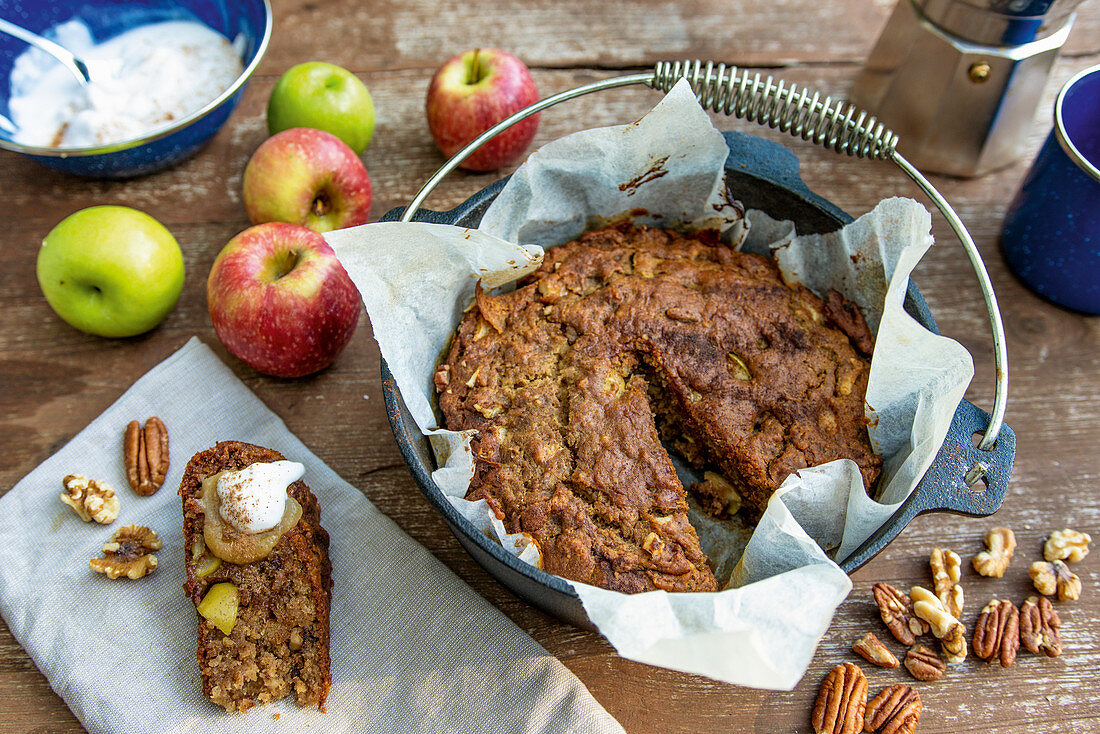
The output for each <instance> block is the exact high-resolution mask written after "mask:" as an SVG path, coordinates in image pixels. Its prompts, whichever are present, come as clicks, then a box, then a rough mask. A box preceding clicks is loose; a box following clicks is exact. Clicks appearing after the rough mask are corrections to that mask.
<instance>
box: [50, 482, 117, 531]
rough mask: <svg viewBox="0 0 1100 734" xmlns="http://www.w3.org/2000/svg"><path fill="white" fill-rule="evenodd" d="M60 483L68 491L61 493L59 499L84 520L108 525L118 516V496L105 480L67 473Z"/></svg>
mask: <svg viewBox="0 0 1100 734" xmlns="http://www.w3.org/2000/svg"><path fill="white" fill-rule="evenodd" d="M61 483H62V484H63V485H64V486H65V491H66V492H68V494H63V495H61V501H62V502H64V503H65V504H67V505H68V506H69V507H71V508H73V512H75V513H76V514H77V515H79V516H80V519H81V520H83V521H84V522H91V521H92V520H95V521H96V522H98V523H99V524H100V525H110V524H111V523H113V522H114V521H115V518H117V517H118V498H117V497H115V490H113V489H112V488H111V485H109V484H107V483H106V482H97V481H96V480H94V479H88V478H87V477H86V476H83V475H81V474H69V475H68V476H66V477H65V478H64V479H62V480H61Z"/></svg>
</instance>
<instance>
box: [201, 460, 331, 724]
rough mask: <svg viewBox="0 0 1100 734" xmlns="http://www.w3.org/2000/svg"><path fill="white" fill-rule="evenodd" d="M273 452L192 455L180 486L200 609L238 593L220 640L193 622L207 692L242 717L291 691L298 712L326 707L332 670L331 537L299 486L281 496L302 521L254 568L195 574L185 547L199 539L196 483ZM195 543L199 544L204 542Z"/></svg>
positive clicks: (224, 566)
mask: <svg viewBox="0 0 1100 734" xmlns="http://www.w3.org/2000/svg"><path fill="white" fill-rule="evenodd" d="M283 458H284V457H283V455H282V454H280V453H279V452H277V451H273V450H271V449H266V448H262V447H260V446H254V445H252V444H247V443H240V442H237V441H224V442H222V443H219V444H217V445H216V446H214V447H213V448H211V449H208V450H206V451H203V452H201V453H198V454H196V455H195V456H194V457H192V459H191V461H190V462H188V464H187V468H186V470H185V471H184V475H183V480H182V482H181V483H180V490H179V493H180V496H181V497H182V498H183V517H184V523H183V535H184V548H185V549H187V553H185V559H186V567H187V582H186V583H185V584H184V590H185V591H186V592H187V594H188V596H190V597H191V600H192V601H193V602H194V603H195V606H196V607H197V606H198V604H199V602H201V601H202V599H203V597H204V596H205V595H206V592H207V590H208V589H209V588H210V587H211V586H212V585H214V584H216V583H219V582H223V581H230V582H232V583H234V584H235V585H236V586H237V589H238V594H239V598H240V600H239V607H238V612H237V622H236V625H235V626H234V627H233V631H232V633H231V634H229V635H226V634H224V633H223V632H221V630H219V629H218V628H217V627H215V626H214V625H213V624H212V623H211V622H209V621H208V620H206V619H204V618H203V617H201V616H199V617H198V620H199V630H198V661H199V668H200V670H201V672H202V684H203V692H204V693H205V694H206V695H207V696H208V697H209V698H210V700H211V701H213V702H214V703H216V704H218V705H219V706H222V707H224V708H225V709H227V710H229V711H247V710H248V709H250V708H252V706H254V705H255V704H256V703H270V702H272V701H276V700H279V699H281V698H284V697H286V696H288V695H290V694H291V693H293V694H294V695H295V699H296V701H297V703H298V705H299V706H317V707H319V708H321V709H322V710H323V709H324V703H325V698H326V697H327V696H328V690H329V685H330V683H331V681H332V678H331V675H330V673H329V603H330V599H331V588H332V575H331V572H332V567H331V565H330V563H329V557H328V544H329V537H328V533H327V532H325V530H324V529H323V528H322V527H321V525H320V509H319V507H318V504H317V498H316V497H315V496H314V495H313V493H312V492H311V491H310V490H309V487H307V486H306V485H305V483H303V482H301V481H298V482H294V483H293V484H291V485H290V487H289V488H288V490H287V492H288V494H289V495H290V496H292V497H293V498H294V499H296V500H297V501H298V502H299V503H300V504H301V506H302V518H301V519H300V520H299V521H298V524H297V525H295V526H294V528H292V529H291V530H290V531H288V532H287V533H286V534H285V535H283V536H282V537H281V538H280V539H279V540H278V542H277V543H276V544H275V547H274V548H272V550H271V553H270V554H269V555H268V556H267V557H266V558H263V559H261V560H259V561H256V562H253V563H249V564H245V565H237V564H233V563H228V562H225V561H223V562H222V563H221V565H220V566H219V567H218V568H217V569H216V570H215V571H213V572H212V573H210V574H208V575H206V576H203V577H197V576H196V575H195V567H194V559H193V557H192V553H191V549H192V548H194V544H195V542H196V540H197V539H198V537H200V536H201V535H202V532H203V521H204V519H205V514H204V511H203V504H202V501H201V496H202V480H203V479H205V478H206V477H208V476H211V475H213V474H216V473H218V472H220V471H223V470H237V469H243V468H244V467H246V466H248V465H249V464H254V463H257V462H271V461H279V460H281V459H283ZM200 542H201V541H200Z"/></svg>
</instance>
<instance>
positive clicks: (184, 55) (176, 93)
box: [8, 18, 243, 148]
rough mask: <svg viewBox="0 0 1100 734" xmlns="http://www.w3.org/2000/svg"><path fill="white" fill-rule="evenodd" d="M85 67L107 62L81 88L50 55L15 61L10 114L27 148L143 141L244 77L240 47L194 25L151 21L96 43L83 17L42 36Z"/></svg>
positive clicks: (28, 53) (36, 53)
mask: <svg viewBox="0 0 1100 734" xmlns="http://www.w3.org/2000/svg"><path fill="white" fill-rule="evenodd" d="M45 35H46V36H47V37H50V38H52V39H53V40H55V41H57V42H58V43H60V44H61V45H62V46H64V47H65V48H67V49H69V50H70V51H72V52H73V53H74V54H76V55H77V56H78V57H80V58H82V59H84V60H85V61H91V62H95V61H101V62H108V63H106V64H103V65H102V66H106V67H107V69H106V70H107V72H108V73H107V74H106V75H105V77H104V78H103V79H99V78H98V75H96V74H94V73H93V83H92V84H89V85H87V86H84V85H81V84H80V83H79V82H78V81H77V80H76V79H75V78H74V77H73V75H72V73H70V72H69V71H68V70H67V69H66V68H65V67H64V66H62V65H61V64H60V63H58V62H57V60H56V59H54V58H53V57H52V56H50V55H48V54H46V53H45V52H43V51H40V50H38V49H36V48H30V49H28V50H27V51H25V52H24V53H22V54H20V55H19V57H18V58H17V59H16V60H15V64H14V65H13V67H12V72H11V97H10V100H9V102H8V108H9V111H10V112H11V119H12V121H13V122H14V123H15V124H16V125H17V126H18V127H19V130H18V132H17V133H16V134H14V135H13V140H15V141H16V142H19V143H23V144H26V145H37V146H43V147H55V148H79V147H88V146H97V145H107V144H109V143H118V142H122V141H124V140H132V139H134V138H140V137H143V136H145V135H147V134H149V133H152V132H154V131H156V130H157V129H158V128H163V127H167V126H169V125H172V124H173V123H174V122H176V121H177V120H181V119H183V118H184V117H187V116H188V115H190V114H191V113H193V112H196V111H197V110H199V109H202V107H204V106H205V105H206V104H207V103H208V102H210V101H212V100H214V99H215V98H217V96H218V95H219V94H221V93H222V92H223V91H225V90H226V89H228V88H229V86H230V85H231V84H232V83H233V81H234V80H235V79H236V78H237V77H238V76H240V73H241V70H242V68H243V64H242V63H241V48H240V47H241V46H242V45H243V37H241V38H240V39H238V43H236V46H237V47H236V48H235V47H234V45H235V44H232V43H230V42H229V40H228V39H227V38H226V37H225V36H223V35H221V34H220V33H218V32H217V31H215V30H214V29H213V28H210V27H209V26H206V25H203V24H202V23H199V22H196V21H168V22H164V23H151V24H148V25H143V26H138V27H136V28H133V29H131V30H128V31H126V32H124V33H121V34H120V35H117V36H115V37H114V38H111V39H108V40H106V41H104V42H103V43H98V44H97V43H96V42H95V41H94V40H93V38H92V34H91V32H90V31H89V30H88V26H86V25H85V24H84V23H83V22H82V21H80V20H79V19H75V18H74V19H73V20H70V21H67V22H65V23H62V24H60V25H58V26H55V27H54V28H52V29H51V30H50V31H48V32H47V33H46V34H45Z"/></svg>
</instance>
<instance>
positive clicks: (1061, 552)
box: [1043, 528, 1092, 563]
mask: <svg viewBox="0 0 1100 734" xmlns="http://www.w3.org/2000/svg"><path fill="white" fill-rule="evenodd" d="M1091 542H1092V536H1090V535H1089V534H1088V533H1079V532H1077V531H1076V530H1070V529H1069V528H1066V529H1065V530H1055V531H1054V532H1053V533H1051V534H1050V537H1049V538H1047V542H1046V545H1044V546H1043V558H1045V559H1047V560H1048V561H1073V562H1074V563H1076V562H1077V561H1080V560H1081V559H1082V558H1084V557H1085V556H1087V555H1088V554H1089V543H1091Z"/></svg>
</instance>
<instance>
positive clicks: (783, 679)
mask: <svg viewBox="0 0 1100 734" xmlns="http://www.w3.org/2000/svg"><path fill="white" fill-rule="evenodd" d="M727 154H728V149H727V147H726V144H725V141H724V139H723V138H722V136H721V134H720V133H719V132H718V131H717V130H715V129H714V127H713V126H712V125H711V123H710V120H709V119H708V117H707V116H706V114H705V113H704V112H703V111H702V109H701V108H700V107H699V105H698V104H697V103H696V101H695V99H694V96H693V95H692V93H691V91H690V89H689V88H688V87H687V85H686V83H683V82H681V83H680V84H679V85H677V86H676V87H675V88H674V89H673V90H672V91H671V92H670V93H669V94H668V95H667V96H666V98H665V99H664V100H663V101H662V102H661V103H660V104H658V105H657V107H656V108H654V109H653V111H651V112H650V113H649V114H648V115H646V116H645V117H644V118H642V119H641V120H639V121H638V122H635V123H632V124H630V125H625V126H618V127H609V128H602V129H593V130H587V131H584V132H580V133H576V134H574V135H570V136H567V137H565V138H562V139H560V140H557V141H555V142H553V143H550V144H547V145H545V146H544V147H542V148H541V149H539V150H537V151H535V152H534V153H532V154H531V156H530V158H529V159H528V160H527V162H526V163H525V164H524V165H523V166H521V167H520V169H519V170H518V171H517V172H516V173H515V175H514V176H513V177H512V179H511V180H510V181H509V182H508V184H507V185H506V186H505V188H504V189H503V190H502V191H501V193H500V195H499V196H498V197H497V199H496V200H495V201H494V202H493V204H492V205H491V206H490V207H489V209H488V211H487V212H486V214H485V216H484V218H483V220H482V222H481V224H480V226H479V228H478V230H467V229H461V228H458V227H451V226H447V225H432V224H401V223H377V224H368V225H364V226H362V227H355V228H351V229H346V230H340V231H336V232H330V233H328V234H326V235H325V236H326V239H327V240H328V241H329V243H330V244H331V245H332V246H333V248H334V249H335V250H336V252H337V255H338V256H339V257H340V259H341V261H342V262H343V264H344V266H345V268H347V271H348V273H349V274H350V275H351V277H352V280H353V281H355V284H356V286H358V288H359V290H360V292H361V293H362V294H363V300H364V302H365V304H366V306H367V311H368V313H369V314H370V318H371V323H372V326H373V328H374V335H375V338H376V339H377V340H378V343H379V346H380V348H381V351H382V355H383V356H384V357H385V359H386V360H387V362H388V364H389V366H390V369H391V371H392V372H393V375H394V378H395V379H396V381H397V384H398V387H399V388H400V390H401V394H402V397H403V398H404V400H405V403H406V404H407V406H408V407H409V410H410V411H411V413H412V415H413V417H414V419H415V420H416V422H417V424H418V425H419V426H420V428H421V430H422V431H423V432H424V433H425V434H426V435H428V436H429V438H430V440H431V443H432V446H433V448H434V449H435V451H436V456H437V459H438V462H439V466H440V468H439V469H437V470H436V471H435V472H434V473H433V475H432V477H433V479H434V481H435V482H436V484H437V485H438V486H439V488H440V489H441V490H442V491H443V492H444V493H445V494H446V495H448V497H449V498H450V500H451V502H452V503H453V504H454V505H455V507H457V508H458V509H459V510H460V511H461V512H463V514H465V515H466V517H468V518H469V519H470V520H472V521H473V522H474V523H475V525H477V526H478V527H481V528H483V530H484V531H485V532H487V533H489V534H490V535H495V536H496V537H498V538H499V539H500V540H501V542H502V544H503V545H504V546H505V547H506V548H508V549H509V550H511V551H513V552H516V553H519V554H521V557H524V558H525V559H526V560H528V561H531V562H537V559H538V552H537V550H536V549H534V548H533V547H530V546H526V545H525V544H524V542H523V539H522V537H517V536H509V535H508V534H507V533H506V531H505V529H504V527H503V525H502V524H501V523H500V521H499V520H497V519H496V518H495V516H493V514H492V513H491V512H489V511H488V509H487V507H486V504H485V503H484V501H479V502H467V501H466V500H465V499H463V496H464V495H465V494H466V491H467V489H468V486H469V481H470V478H471V476H472V472H473V464H472V458H471V454H470V450H469V447H468V436H466V435H463V434H460V433H455V432H452V431H447V430H444V429H440V428H438V425H437V419H436V416H435V413H434V412H433V410H432V396H433V391H434V390H433V387H432V375H433V372H434V368H435V366H436V364H437V363H438V360H439V358H440V355H441V354H442V353H443V350H444V349H445V348H446V347H447V344H448V342H449V340H450V337H451V335H452V333H453V332H454V329H455V327H456V325H457V324H458V321H459V320H460V318H461V314H462V312H463V310H464V309H465V308H466V307H467V306H468V305H469V303H470V301H471V299H472V295H473V290H474V284H475V282H476V280H477V278H479V277H480V278H482V279H483V282H484V283H485V285H486V287H492V286H495V285H500V284H501V283H503V282H506V281H509V280H511V279H513V278H515V277H518V276H519V275H522V274H525V273H527V272H530V271H532V270H534V269H535V268H536V267H537V266H538V263H539V262H540V259H541V255H540V250H539V247H532V245H539V246H544V247H548V246H552V245H554V244H557V243H561V242H565V241H568V240H569V239H572V238H573V237H575V236H576V235H578V234H580V233H581V232H582V231H583V230H584V229H585V228H586V226H587V225H589V224H590V223H591V222H592V220H593V216H600V217H614V216H616V215H620V214H622V213H624V212H634V213H635V217H634V218H635V219H636V221H642V222H648V223H654V224H660V225H685V226H700V225H708V226H719V227H721V228H723V229H727V232H728V235H729V236H730V238H731V239H733V240H734V241H738V240H740V239H741V238H742V237H743V236H744V234H745V232H744V231H743V230H744V223H743V222H742V221H741V217H740V212H739V210H738V208H737V207H735V206H731V205H730V203H729V202H728V201H726V199H725V196H724V191H725V182H724V173H723V167H724V163H725V159H726V156H727ZM736 194H737V192H736V191H735V192H733V195H734V196H736ZM747 219H748V221H749V222H750V223H751V224H752V227H750V228H749V229H748V235H747V240H746V242H745V246H746V247H749V246H759V245H761V244H762V243H761V242H760V240H761V238H763V239H765V240H767V242H766V243H763V244H771V245H774V246H775V247H776V256H777V259H778V262H779V264H780V267H781V268H782V269H783V272H784V275H785V277H787V278H788V279H790V280H791V281H799V282H803V283H805V284H806V285H807V286H808V287H810V288H812V289H814V290H816V291H818V292H819V293H822V294H824V293H825V292H826V291H827V290H828V289H829V288H835V289H837V290H839V291H840V292H841V293H843V294H844V295H845V296H846V297H848V298H849V299H851V300H853V301H855V302H856V303H857V304H859V305H860V306H861V308H863V309H864V311H865V315H866V316H867V317H868V320H869V322H870V323H871V324H872V327H874V326H875V325H877V326H878V334H877V342H876V348H875V355H874V359H873V362H872V367H871V376H870V384H869V386H868V392H867V403H868V415H869V417H870V418H871V419H872V427H871V429H870V433H871V439H872V442H873V444H874V445H875V446H876V449H877V450H879V451H880V452H881V453H882V454H883V455H884V457H886V466H885V470H884V473H883V477H882V479H881V481H880V486H881V487H882V489H881V499H882V502H876V501H874V500H872V499H870V498H869V497H868V496H867V493H866V492H865V491H864V489H863V484H862V481H861V479H860V474H859V471H858V469H857V467H856V465H855V464H854V463H853V462H851V461H848V460H844V461H836V462H831V463H829V464H826V465H823V466H819V467H813V468H811V469H806V470H803V471H801V472H799V473H798V474H797V475H794V476H791V477H790V478H788V479H787V481H786V482H784V484H783V486H782V487H781V488H780V490H779V491H778V492H776V493H775V495H774V496H773V497H772V499H771V501H770V502H769V505H768V508H767V510H766V512H765V513H764V516H763V518H762V519H761V521H760V523H759V525H758V527H757V529H756V530H755V532H754V533H753V536H752V538H751V539H750V541H749V543H748V546H747V547H746V549H745V552H744V555H743V557H742V559H741V561H740V562H739V563H738V565H737V567H736V568H735V569H734V572H733V577H732V578H731V580H730V586H731V587H732V588H728V589H727V590H725V591H721V592H718V593H696V594H669V593H666V592H663V591H655V592H649V593H645V594H636V595H625V594H620V593H617V592H611V591H606V590H604V589H598V588H594V587H591V586H588V585H586V584H580V583H573V586H574V588H575V589H576V590H577V593H578V594H579V595H580V598H581V600H582V602H583V604H584V607H585V611H586V612H587V614H588V616H589V618H590V619H591V620H592V622H593V623H594V624H595V625H596V627H597V628H598V629H599V630H600V632H601V633H603V634H604V635H605V636H606V637H607V639H608V640H609V641H610V642H611V643H612V644H613V645H614V646H615V648H616V650H617V651H618V652H619V654H621V655H622V656H623V657H627V658H630V659H632V660H638V661H641V662H645V663H650V664H653V665H659V666H662V667H666V668H672V669H676V670H682V671H686V672H691V673H696V674H700V675H706V676H709V677H711V678H715V679H718V680H723V681H727V682H731V683H737V684H741V685H747V686H754V687H760V688H774V689H790V688H793V687H794V685H795V684H796V683H797V682H798V680H799V678H801V676H802V674H803V673H804V672H805V669H806V667H807V666H808V664H809V661H810V659H811V657H812V656H813V652H814V649H815V648H816V646H817V643H818V641H819V640H820V638H821V636H822V635H823V634H824V632H825V630H826V629H827V627H828V625H829V622H830V621H831V619H832V616H833V612H834V611H835V609H836V607H837V606H838V605H839V604H840V602H841V601H842V600H843V599H844V597H845V596H846V595H847V594H848V592H849V591H850V590H851V582H850V581H849V579H848V577H847V575H846V574H844V572H843V571H841V570H840V568H839V567H838V566H837V565H836V564H835V563H834V562H833V561H832V560H831V559H830V558H829V557H828V556H827V555H826V553H825V552H824V551H823V550H822V548H828V549H836V557H838V558H843V557H845V556H846V555H847V554H848V553H849V552H850V551H851V550H852V549H854V548H856V547H857V546H858V545H859V544H860V543H862V542H863V540H865V539H866V538H867V537H868V536H870V535H871V533H872V532H874V530H875V529H877V528H878V527H879V526H880V525H881V524H882V523H883V522H884V521H885V520H886V519H887V518H889V517H890V516H891V515H892V514H893V512H894V511H895V510H896V508H897V506H898V505H899V504H900V503H901V502H902V501H903V500H904V499H905V497H907V496H908V494H909V493H910V492H911V491H912V489H913V488H914V487H915V486H916V484H917V482H918V481H919V478H920V477H921V476H922V475H923V473H924V471H925V470H926V469H927V467H928V466H929V465H930V464H931V462H932V460H933V459H934V458H935V454H936V451H937V450H938V448H939V446H940V444H941V443H942V442H943V439H944V436H945V435H946V433H947V430H948V428H949V426H950V423H951V416H952V415H953V413H954V410H955V407H956V406H957V405H958V403H959V401H960V400H961V399H962V396H963V393H964V392H965V390H966V386H967V385H968V384H969V381H970V378H971V376H972V374H973V366H972V364H971V360H970V355H969V354H968V353H967V352H966V350H965V349H963V348H962V347H961V346H960V345H959V344H957V343H956V342H954V341H952V340H950V339H947V338H944V337H940V336H936V335H934V334H931V333H930V332H928V331H927V330H926V329H924V328H923V327H922V326H920V325H919V324H918V323H917V322H916V321H914V320H913V319H912V318H911V317H910V316H909V315H908V314H906V313H905V311H904V310H903V309H902V301H903V299H904V296H905V290H906V286H907V283H908V278H909V273H910V271H911V270H912V268H913V267H914V266H915V265H916V263H917V262H918V261H919V259H920V257H921V256H922V255H923V254H924V252H925V251H926V250H927V248H928V247H929V246H930V245H931V243H932V239H931V236H930V234H929V233H930V230H931V218H930V216H929V214H928V212H927V211H926V210H925V209H924V207H922V206H920V205H919V204H917V203H916V202H913V201H910V200H906V199H890V200H887V201H884V202H882V203H881V204H879V205H878V206H877V207H875V209H874V210H873V211H872V212H871V213H869V214H867V215H865V216H863V217H861V218H860V219H859V220H857V221H856V222H854V223H853V224H852V225H849V226H848V227H845V228H844V229H843V230H841V231H840V232H836V233H832V234H829V235H825V236H807V237H803V236H792V235H793V234H794V233H793V231H792V227H791V226H790V224H789V223H781V222H775V221H773V220H770V219H769V218H768V217H766V216H765V215H763V214H761V213H759V212H750V213H749V215H748V217H747ZM516 242H520V243H524V244H523V246H520V245H516V244H513V243H516Z"/></svg>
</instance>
